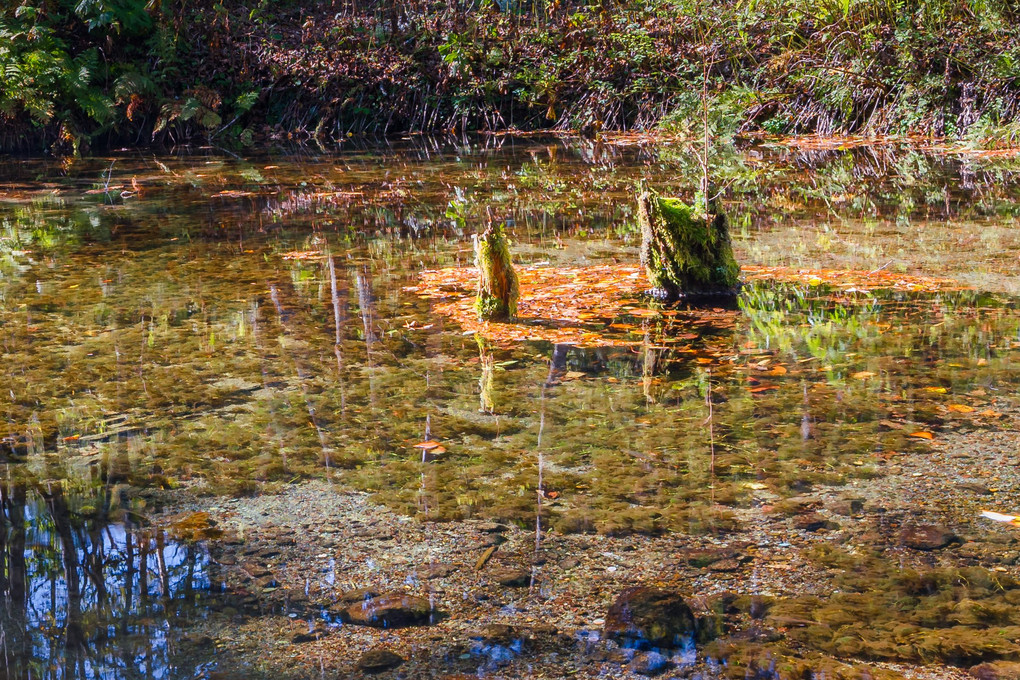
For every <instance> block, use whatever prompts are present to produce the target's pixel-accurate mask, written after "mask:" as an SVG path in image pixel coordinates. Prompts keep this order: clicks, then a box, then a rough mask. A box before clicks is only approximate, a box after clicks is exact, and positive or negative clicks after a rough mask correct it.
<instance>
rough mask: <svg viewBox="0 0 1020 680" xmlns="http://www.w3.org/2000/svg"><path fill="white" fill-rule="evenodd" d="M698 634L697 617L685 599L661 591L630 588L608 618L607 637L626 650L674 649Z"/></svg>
mask: <svg viewBox="0 0 1020 680" xmlns="http://www.w3.org/2000/svg"><path fill="white" fill-rule="evenodd" d="M696 632H697V626H696V624H695V619H694V613H693V612H692V611H691V608H690V607H689V606H688V605H687V602H686V601H685V600H684V598H683V597H681V596H680V594H679V593H676V592H674V591H670V590H664V589H661V588H652V587H648V586H637V587H634V588H628V589H626V590H624V591H623V592H622V593H620V594H619V596H617V598H616V600H615V601H614V602H613V604H612V605H611V606H610V607H609V612H608V613H607V614H606V623H605V634H606V637H610V638H614V639H616V640H617V641H619V642H620V643H621V644H623V645H625V646H635V647H664V648H674V647H678V646H680V645H681V644H682V643H683V641H684V639H685V638H693V637H694V635H695V633H696Z"/></svg>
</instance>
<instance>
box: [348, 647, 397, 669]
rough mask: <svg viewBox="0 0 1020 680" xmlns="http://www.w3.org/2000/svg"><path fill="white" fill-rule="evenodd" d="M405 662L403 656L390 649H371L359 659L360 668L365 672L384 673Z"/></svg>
mask: <svg viewBox="0 0 1020 680" xmlns="http://www.w3.org/2000/svg"><path fill="white" fill-rule="evenodd" d="M402 663H404V659H403V657H401V656H400V655H398V654H394V653H393V652H391V651H390V650H388V649H370V650H368V651H367V652H365V653H364V654H362V655H361V658H360V659H358V664H357V665H358V670H360V671H364V672H365V673H382V672H383V671H388V670H390V669H391V668H396V667H397V666H399V665H400V664H402Z"/></svg>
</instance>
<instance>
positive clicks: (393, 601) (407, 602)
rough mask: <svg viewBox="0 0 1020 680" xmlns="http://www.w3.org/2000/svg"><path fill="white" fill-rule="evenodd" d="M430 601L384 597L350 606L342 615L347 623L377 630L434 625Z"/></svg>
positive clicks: (407, 596) (406, 596) (404, 596)
mask: <svg viewBox="0 0 1020 680" xmlns="http://www.w3.org/2000/svg"><path fill="white" fill-rule="evenodd" d="M432 614H433V609H432V605H431V604H430V603H429V601H428V600H424V599H422V598H420V597H414V596H412V595H382V596H380V597H374V598H372V599H370V600H365V601H364V602H357V603H355V604H352V605H350V606H349V607H347V608H346V609H344V610H343V612H342V613H341V617H342V618H343V620H344V622H345V623H350V624H352V625H355V626H373V627H375V628H401V627H404V626H421V625H427V624H429V623H432Z"/></svg>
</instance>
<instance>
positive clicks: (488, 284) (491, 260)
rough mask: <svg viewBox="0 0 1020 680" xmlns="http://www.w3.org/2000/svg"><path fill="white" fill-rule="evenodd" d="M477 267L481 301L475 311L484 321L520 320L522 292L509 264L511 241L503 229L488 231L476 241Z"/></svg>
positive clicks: (476, 305) (501, 226) (478, 300)
mask: <svg viewBox="0 0 1020 680" xmlns="http://www.w3.org/2000/svg"><path fill="white" fill-rule="evenodd" d="M474 241H475V266H476V267H478V299H477V300H476V301H475V309H476V310H477V311H478V318H479V319H481V320H482V321H508V320H510V319H513V318H514V317H515V316H517V299H518V297H519V296H520V288H519V283H518V280H517V272H515V271H514V266H513V263H512V262H511V261H510V241H509V240H508V239H507V237H506V232H505V231H504V229H503V225H498V226H492V225H490V226H489V227H487V228H486V230H485V231H484V232H482V233H481V234H479V235H477V236H475V237H474Z"/></svg>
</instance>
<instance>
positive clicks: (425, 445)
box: [414, 441, 442, 451]
mask: <svg viewBox="0 0 1020 680" xmlns="http://www.w3.org/2000/svg"><path fill="white" fill-rule="evenodd" d="M414 448H416V449H422V450H423V451H432V450H433V449H438V448H442V445H441V444H440V443H439V442H435V441H427V442H419V443H417V444H415V445H414Z"/></svg>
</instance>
